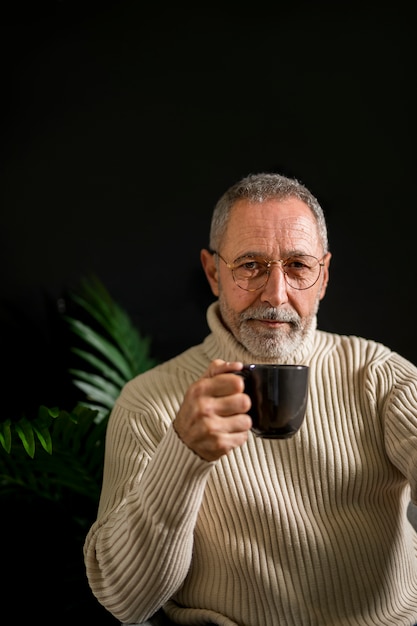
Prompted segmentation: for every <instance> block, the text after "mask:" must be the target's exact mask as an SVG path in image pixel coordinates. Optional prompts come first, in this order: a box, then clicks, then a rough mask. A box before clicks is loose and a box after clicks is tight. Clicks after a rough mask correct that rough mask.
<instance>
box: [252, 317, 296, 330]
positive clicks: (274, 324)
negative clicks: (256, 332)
mask: <svg viewBox="0 0 417 626" xmlns="http://www.w3.org/2000/svg"><path fill="white" fill-rule="evenodd" d="M249 321H250V322H254V323H255V324H261V325H262V326H265V327H266V328H281V327H282V326H284V325H287V324H289V323H290V322H281V321H279V320H269V319H255V318H253V319H251V320H249Z"/></svg>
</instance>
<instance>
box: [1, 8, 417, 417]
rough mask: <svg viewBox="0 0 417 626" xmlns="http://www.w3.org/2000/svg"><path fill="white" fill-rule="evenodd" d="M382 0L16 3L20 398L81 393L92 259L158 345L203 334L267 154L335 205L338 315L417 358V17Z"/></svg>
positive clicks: (5, 234) (8, 288) (12, 316)
mask: <svg viewBox="0 0 417 626" xmlns="http://www.w3.org/2000/svg"><path fill="white" fill-rule="evenodd" d="M374 4H375V6H374V7H371V6H367V5H366V3H361V4H358V5H357V6H355V4H354V3H342V4H340V3H314V2H309V3H307V2H306V3H302V2H295V3H294V2H293V3H289V2H288V3H280V2H278V3H274V10H273V12H271V10H272V9H271V8H268V9H267V8H266V7H265V8H264V7H263V6H262V5H259V6H258V5H255V6H254V7H250V8H249V9H247V10H246V11H241V12H239V13H236V12H234V11H233V10H231V12H230V13H229V14H226V11H225V13H223V12H222V11H220V10H214V9H213V10H210V9H208V8H204V7H198V8H195V9H191V11H190V12H186V11H185V10H182V9H178V8H177V7H173V6H172V5H169V8H164V7H163V6H162V5H158V6H157V7H156V8H153V7H150V8H146V9H145V8H144V5H143V4H142V3H139V2H135V1H131V0H127V1H124V2H123V1H121V2H100V3H96V2H69V1H65V0H63V1H61V2H49V3H47V2H43V3H42V2H41V3H39V2H32V3H29V4H28V6H27V7H25V6H23V5H21V4H19V5H18V6H14V8H13V9H10V8H9V13H8V14H7V15H4V14H3V19H2V25H1V29H2V49H3V54H2V59H3V70H4V71H3V96H2V106H3V116H2V141H1V144H2V153H3V154H2V164H1V174H0V189H1V213H0V220H1V221H0V255H1V258H0V267H1V269H2V281H1V292H0V349H1V354H2V361H3V371H4V372H5V374H4V378H3V382H4V394H3V395H4V396H5V400H4V401H5V403H6V405H7V404H8V403H10V406H11V407H15V408H16V407H21V406H22V407H24V406H29V405H30V406H31V405H34V406H37V405H38V404H39V403H45V404H49V405H52V404H53V403H55V402H56V403H57V404H59V405H60V406H62V405H63V403H64V399H63V397H62V394H63V393H67V392H68V389H67V387H66V385H67V383H66V382H64V378H65V372H66V366H67V362H66V359H67V356H66V355H67V345H66V343H65V341H63V337H62V334H61V333H62V328H61V326H60V324H59V323H58V322H57V318H58V314H57V306H58V303H59V300H60V299H61V298H65V294H66V293H67V290H68V289H69V288H72V287H74V286H76V285H77V284H78V283H79V280H80V279H81V278H82V277H85V276H86V275H89V274H91V273H94V274H96V275H98V276H99V278H100V279H101V280H102V281H103V282H104V284H105V285H106V286H107V288H108V289H109V291H110V292H111V294H112V295H113V297H114V298H115V299H116V300H118V301H119V303H120V304H121V305H122V306H124V307H126V309H127V310H128V312H129V314H130V315H131V316H132V318H133V320H134V321H135V323H136V324H137V326H138V327H139V328H140V330H141V331H142V332H143V333H145V334H148V335H150V336H151V337H152V351H153V354H154V355H155V356H156V357H157V359H159V360H162V359H165V358H168V357H170V356H172V355H174V354H176V353H177V352H179V351H181V350H183V349H185V348H186V347H188V346H189V345H190V344H193V343H196V342H198V341H200V340H201V339H202V338H203V337H204V335H205V334H206V332H207V327H206V321H205V309H206V306H207V304H208V303H209V302H210V301H211V300H212V297H211V294H210V292H209V290H208V287H207V286H206V283H205V278H204V276H203V273H202V270H201V269H200V262H199V251H200V248H201V247H203V246H206V245H207V243H208V228H209V221H210V214H211V210H212V207H213V205H214V203H215V201H216V200H217V198H218V196H219V195H220V194H221V193H222V192H223V191H224V190H225V188H226V187H227V186H228V185H230V184H232V183H233V182H235V181H236V180H237V179H238V178H240V177H241V176H243V175H245V174H247V173H249V172H256V171H261V170H277V171H281V172H283V173H286V174H290V175H295V176H297V177H298V178H299V179H301V180H302V181H303V182H305V183H306V184H307V185H308V186H309V187H310V188H311V189H312V191H313V192H314V193H315V194H316V195H317V196H318V198H319V199H320V200H321V202H322V204H323V207H324V209H325V212H326V214H327V218H328V223H329V235H330V244H331V249H332V251H333V261H332V267H331V282H330V286H329V289H328V294H327V296H326V299H325V300H324V302H323V304H322V307H321V309H320V313H319V324H320V327H321V328H323V329H328V330H331V331H338V332H341V333H354V334H360V335H364V336H367V337H372V338H375V339H377V340H379V341H382V342H384V343H386V344H388V345H390V346H391V347H392V348H393V349H394V350H398V351H399V352H401V353H402V354H403V355H404V356H406V357H408V358H410V359H411V360H413V361H415V362H417V333H416V331H415V329H414V324H413V322H414V313H415V306H416V295H415V283H416V265H415V262H414V258H415V242H414V239H415V237H414V229H415V225H414V215H415V204H416V200H415V193H414V185H415V175H414V153H413V146H414V143H415V99H414V83H415V62H414V48H415V33H414V30H413V24H414V21H413V19H411V9H407V8H406V7H405V6H402V5H401V3H398V2H397V3H392V4H391V5H387V6H382V7H381V6H380V5H379V3H374Z"/></svg>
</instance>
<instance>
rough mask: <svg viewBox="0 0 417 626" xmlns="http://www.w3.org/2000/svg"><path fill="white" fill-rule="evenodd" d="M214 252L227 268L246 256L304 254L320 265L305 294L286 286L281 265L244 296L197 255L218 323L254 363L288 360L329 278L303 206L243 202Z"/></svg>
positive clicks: (221, 269)
mask: <svg viewBox="0 0 417 626" xmlns="http://www.w3.org/2000/svg"><path fill="white" fill-rule="evenodd" d="M216 252H218V253H219V254H220V255H221V256H222V257H223V259H224V260H225V261H226V262H227V263H233V262H234V261H235V260H236V259H239V258H241V257H242V256H246V255H249V256H250V255H253V256H256V257H263V258H265V259H269V260H271V259H273V260H278V259H286V258H288V257H290V256H293V255H294V254H297V255H300V254H308V255H311V256H314V257H316V258H317V259H319V260H320V261H321V260H323V262H324V266H323V267H322V268H321V272H320V276H319V279H318V280H317V282H316V283H315V284H314V285H313V286H312V287H310V288H309V289H304V290H298V289H295V288H293V287H291V286H289V285H288V284H287V282H286V280H285V277H284V273H283V270H282V266H281V264H273V265H272V266H271V269H270V276H269V280H268V282H267V283H266V285H265V286H264V287H262V288H260V289H258V290H256V291H245V290H244V289H241V288H240V287H239V286H238V285H237V284H236V283H235V282H234V280H233V275H232V272H231V270H230V269H229V268H228V267H227V265H226V263H225V262H224V261H223V260H222V259H220V258H219V257H217V256H216V255H213V256H212V255H210V254H209V253H208V251H202V262H203V266H204V269H205V272H206V275H207V278H208V280H209V283H210V286H211V289H212V291H213V293H214V295H216V296H218V298H219V304H220V311H221V315H222V318H223V321H224V323H225V325H226V326H227V327H228V328H229V330H230V331H231V332H232V334H233V335H234V336H235V338H236V339H237V340H238V341H239V342H240V343H241V344H242V345H243V346H244V347H245V348H246V349H247V350H248V351H249V352H251V353H252V354H253V355H254V356H257V357H259V358H281V359H284V358H286V357H288V356H289V355H291V353H292V352H293V351H294V350H296V349H297V348H298V346H299V345H300V344H301V343H302V341H303V338H304V337H305V335H306V333H307V332H308V330H309V329H310V327H311V325H312V323H313V320H314V317H315V315H316V313H317V310H318V306H319V302H320V300H321V299H322V298H323V297H324V294H325V291H326V287H327V282H328V276H329V271H328V268H329V262H330V256H331V255H330V253H328V254H327V255H326V256H325V257H324V258H323V248H322V245H321V243H320V239H319V235H318V232H317V225H316V222H315V219H314V216H313V214H312V213H311V211H310V209H309V208H308V206H307V205H306V204H304V202H302V201H301V200H298V199H297V198H287V199H286V200H269V201H266V202H263V203H262V204H258V203H254V204H253V203H249V202H248V201H246V200H242V201H240V202H238V203H237V204H236V205H235V206H234V208H233V209H232V212H231V216H230V220H229V224H228V226H227V231H226V234H225V237H224V239H223V242H222V244H221V249H220V250H217V251H216ZM216 261H217V262H218V266H216Z"/></svg>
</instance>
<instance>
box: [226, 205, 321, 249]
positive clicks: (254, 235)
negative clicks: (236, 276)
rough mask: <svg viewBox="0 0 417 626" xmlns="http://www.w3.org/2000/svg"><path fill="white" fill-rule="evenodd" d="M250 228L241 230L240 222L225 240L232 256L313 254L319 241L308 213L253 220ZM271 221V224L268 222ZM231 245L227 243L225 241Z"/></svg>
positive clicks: (312, 220)
mask: <svg viewBox="0 0 417 626" xmlns="http://www.w3.org/2000/svg"><path fill="white" fill-rule="evenodd" d="M256 222H257V223H256V224H252V225H251V227H250V229H247V228H246V225H244V228H243V229H242V230H241V232H239V231H240V225H239V224H237V228H236V229H235V230H234V233H233V234H232V233H231V232H229V237H227V239H226V241H225V245H226V247H229V248H230V252H231V254H232V256H233V258H234V259H237V258H239V257H241V256H244V255H246V254H254V255H256V256H264V257H268V258H274V257H279V256H280V255H282V256H288V255H289V254H294V253H297V254H299V253H302V254H316V252H318V250H319V249H320V240H319V236H318V232H317V227H316V224H315V222H314V219H313V218H311V219H310V218H309V217H307V216H302V215H299V216H294V217H285V218H281V219H277V220H267V219H261V220H256ZM271 222H274V223H271ZM228 243H229V244H230V245H229V246H228V245H227V244H228Z"/></svg>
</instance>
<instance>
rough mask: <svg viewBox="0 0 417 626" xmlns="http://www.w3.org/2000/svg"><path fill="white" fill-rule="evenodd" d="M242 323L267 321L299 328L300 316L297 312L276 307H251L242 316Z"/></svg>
mask: <svg viewBox="0 0 417 626" xmlns="http://www.w3.org/2000/svg"><path fill="white" fill-rule="evenodd" d="M240 319H241V321H247V320H253V319H256V320H267V321H269V322H287V323H290V324H295V325H297V326H299V324H300V321H301V320H300V316H299V315H298V313H296V312H295V311H290V310H288V309H276V308H274V307H266V308H265V307H260V306H257V307H250V308H248V309H246V310H245V311H242V313H241V314H240Z"/></svg>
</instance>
